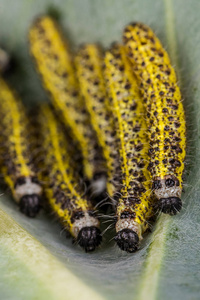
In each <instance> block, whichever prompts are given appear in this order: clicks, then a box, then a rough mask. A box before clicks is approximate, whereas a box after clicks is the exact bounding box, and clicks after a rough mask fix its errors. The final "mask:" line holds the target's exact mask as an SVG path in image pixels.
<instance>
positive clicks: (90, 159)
mask: <svg viewBox="0 0 200 300" xmlns="http://www.w3.org/2000/svg"><path fill="white" fill-rule="evenodd" d="M29 41H30V51H31V54H32V56H33V58H34V60H35V62H36V66H37V70H38V72H39V73H40V75H41V77H42V81H43V85H44V88H45V89H46V90H47V91H48V92H49V93H50V95H51V99H52V104H53V106H54V107H55V109H56V110H57V112H58V115H59V117H60V118H61V119H62V120H63V122H64V124H65V125H66V126H67V127H69V128H70V130H71V131H72V134H73V137H74V138H75V139H76V140H77V141H78V142H79V146H80V150H81V152H82V156H83V166H84V174H85V176H86V178H87V179H88V180H92V179H95V178H96V176H97V177H98V176H100V174H103V175H104V169H105V168H104V166H103V162H102V159H101V155H100V154H99V153H100V151H99V149H98V145H97V139H96V136H95V133H94V131H93V129H92V127H91V124H90V120H89V115H88V113H87V111H86V109H85V105H84V101H83V99H82V97H80V96H79V86H78V82H77V79H76V76H75V68H74V63H73V59H72V56H71V54H70V51H69V47H68V46H67V44H66V42H65V41H64V39H63V37H62V35H61V33H60V31H59V29H58V26H57V24H56V22H55V21H54V20H53V19H52V18H51V17H48V16H43V17H40V18H38V19H37V20H36V21H35V22H34V23H33V25H32V27H31V28H30V31H29ZM103 175H102V176H103Z"/></svg>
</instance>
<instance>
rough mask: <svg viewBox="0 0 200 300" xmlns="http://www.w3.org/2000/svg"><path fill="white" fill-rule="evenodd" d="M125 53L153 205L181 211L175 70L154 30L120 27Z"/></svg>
mask: <svg viewBox="0 0 200 300" xmlns="http://www.w3.org/2000/svg"><path fill="white" fill-rule="evenodd" d="M124 43H125V46H126V49H127V53H128V56H129V58H130V60H131V62H132V63H133V68H134V71H135V74H136V75H137V78H138V80H139V82H140V88H141V91H142V93H143V96H144V102H145V105H146V112H147V113H146V118H147V124H148V132H149V139H150V149H149V155H150V164H149V170H150V171H151V175H152V179H153V190H154V193H155V195H156V197H157V198H158V202H157V207H158V208H159V209H160V210H161V211H162V212H164V213H168V214H171V215H174V214H176V213H177V212H179V211H180V210H181V207H182V202H181V199H180V198H181V192H182V174H183V169H184V158H185V144H186V138H185V116H184V109H183V105H182V101H181V93H180V89H179V87H178V85H177V78H176V74H175V71H174V69H173V67H172V65H171V62H170V59H169V56H168V54H167V52H166V51H165V50H164V48H163V46H162V44H161V43H160V41H159V39H158V38H157V37H156V36H155V34H154V32H153V31H152V30H151V29H150V28H149V27H148V26H146V25H143V24H141V23H134V24H131V25H129V26H127V27H126V28H125V30H124Z"/></svg>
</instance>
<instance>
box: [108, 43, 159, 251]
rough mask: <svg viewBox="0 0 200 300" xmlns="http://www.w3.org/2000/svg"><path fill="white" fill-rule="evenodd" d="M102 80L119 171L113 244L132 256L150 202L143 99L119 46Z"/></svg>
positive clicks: (149, 213) (148, 214)
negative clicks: (107, 95)
mask: <svg viewBox="0 0 200 300" xmlns="http://www.w3.org/2000/svg"><path fill="white" fill-rule="evenodd" d="M105 78H106V82H107V87H108V94H109V99H110V102H111V103H110V105H111V106H112V109H113V117H114V120H115V124H116V132H117V137H118V141H119V145H118V147H119V151H120V158H121V160H120V161H121V169H122V187H121V191H120V194H121V196H120V198H119V201H118V205H117V208H116V217H117V222H116V232H117V233H116V236H115V241H116V242H117V245H118V246H119V247H120V248H121V249H122V250H125V251H127V252H130V253H131V252H134V251H136V250H137V249H138V247H139V243H140V241H141V240H142V235H143V233H144V232H145V231H146V229H147V228H148V219H149V218H150V217H151V216H152V207H153V200H152V195H151V178H150V173H149V171H148V147H149V146H148V142H147V136H146V131H147V128H146V122H145V118H144V109H143V103H142V98H141V95H140V91H139V89H138V83H137V80H136V78H135V76H134V74H133V72H132V67H131V64H130V63H129V61H128V58H127V55H126V51H125V48H124V47H123V46H121V45H119V44H115V45H114V46H113V47H112V48H111V50H108V51H107V52H106V55H105Z"/></svg>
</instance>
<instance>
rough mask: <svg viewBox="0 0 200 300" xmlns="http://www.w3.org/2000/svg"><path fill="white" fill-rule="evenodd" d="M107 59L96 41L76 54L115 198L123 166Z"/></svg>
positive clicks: (108, 185)
mask: <svg viewBox="0 0 200 300" xmlns="http://www.w3.org/2000/svg"><path fill="white" fill-rule="evenodd" d="M103 62H104V60H103V53H102V51H101V49H100V47H99V46H97V45H95V44H87V45H84V46H82V47H81V48H80V50H79V51H78V53H77V55H76V57H75V64H76V70H77V77H78V80H79V85H80V93H81V95H82V96H83V98H84V101H85V105H86V107H87V110H88V111H89V114H90V119H91V123H92V126H93V128H94V130H95V131H96V134H97V137H98V141H99V144H100V146H101V147H102V152H103V156H104V158H105V164H106V169H107V182H106V185H107V192H108V195H109V196H110V197H111V198H112V197H113V196H116V194H117V191H118V190H119V182H120V178H119V177H120V175H119V174H118V173H119V170H120V167H119V154H118V148H117V143H116V137H115V130H114V124H113V121H114V120H113V117H112V115H111V107H110V105H109V103H108V98H107V93H106V87H105V81H104V77H103Z"/></svg>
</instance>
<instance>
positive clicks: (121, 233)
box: [115, 215, 142, 253]
mask: <svg viewBox="0 0 200 300" xmlns="http://www.w3.org/2000/svg"><path fill="white" fill-rule="evenodd" d="M115 228H116V231H117V233H116V236H115V242H116V243H117V245H118V246H119V248H120V249H121V250H123V251H126V252H129V253H133V252H135V251H136V250H137V249H138V247H139V243H140V241H141V240H142V228H141V226H140V225H139V224H138V223H137V222H136V221H135V220H133V219H131V218H129V217H128V215H127V216H126V218H120V219H118V221H117V223H116V225H115Z"/></svg>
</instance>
